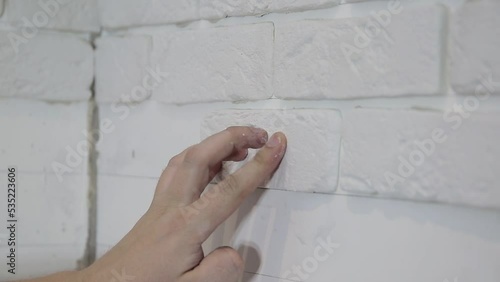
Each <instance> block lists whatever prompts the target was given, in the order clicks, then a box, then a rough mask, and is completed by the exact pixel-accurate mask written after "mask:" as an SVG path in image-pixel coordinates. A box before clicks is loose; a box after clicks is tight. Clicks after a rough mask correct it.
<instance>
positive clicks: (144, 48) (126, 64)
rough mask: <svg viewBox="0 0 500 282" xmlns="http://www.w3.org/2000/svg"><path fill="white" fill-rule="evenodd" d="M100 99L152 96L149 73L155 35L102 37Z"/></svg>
mask: <svg viewBox="0 0 500 282" xmlns="http://www.w3.org/2000/svg"><path fill="white" fill-rule="evenodd" d="M96 45H97V48H96V54H95V57H96V59H95V60H96V71H95V72H96V78H95V80H96V99H97V101H98V102H130V101H134V102H138V101H142V100H145V99H147V98H149V97H150V96H151V94H152V93H151V89H150V85H152V84H156V82H155V81H154V80H152V79H151V78H150V76H149V75H148V72H147V69H148V68H150V66H149V53H150V50H151V38H150V37H148V36H127V37H113V36H110V37H101V38H99V39H98V40H97V42H96Z"/></svg>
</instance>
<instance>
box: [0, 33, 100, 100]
mask: <svg viewBox="0 0 500 282" xmlns="http://www.w3.org/2000/svg"><path fill="white" fill-rule="evenodd" d="M22 34H23V33H22V31H21V30H13V31H8V30H0V46H2V48H1V49H0V85H2V89H1V90H0V97H17V98H34V99H42V100H50V101H82V100H86V99H88V98H89V97H90V86H91V84H92V80H93V75H94V73H93V50H92V47H91V46H90V44H89V43H88V42H85V41H83V40H82V39H80V38H79V37H76V36H72V35H67V34H58V33H49V32H40V33H37V34H36V35H35V36H34V37H33V38H31V39H25V38H23V39H22V41H15V42H18V44H11V41H12V38H14V36H16V37H22ZM16 51H17V52H16Z"/></svg>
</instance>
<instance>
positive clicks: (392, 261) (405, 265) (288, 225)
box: [204, 189, 500, 282]
mask: <svg viewBox="0 0 500 282" xmlns="http://www.w3.org/2000/svg"><path fill="white" fill-rule="evenodd" d="M499 232H500V222H499V221H498V212H497V211H492V210H480V209H470V208H465V207H456V206H449V205H435V204H430V203H417V202H409V201H394V200H388V199H373V198H366V197H352V196H343V195H321V194H304V193H290V192H287V191H277V190H262V189H259V190H257V192H255V193H254V194H252V195H251V196H250V197H249V198H248V199H247V200H246V201H244V202H243V204H242V205H241V208H240V209H239V210H238V211H236V212H235V214H233V215H232V216H231V217H230V218H229V219H228V220H227V221H226V222H225V223H224V224H223V225H222V226H221V227H219V229H217V230H216V232H215V233H214V234H213V235H212V236H211V237H210V238H209V239H208V240H207V242H206V244H205V246H204V251H205V253H209V252H210V251H211V250H213V249H215V248H216V247H219V246H224V245H225V246H231V247H233V248H235V249H236V250H238V251H239V253H240V254H241V255H242V257H243V259H244V261H246V266H245V270H246V271H247V272H251V273H257V274H260V275H264V276H269V277H279V278H281V279H283V280H285V281H312V282H323V281H353V282H362V281H401V280H404V281H409V282H419V281H443V280H444V277H448V278H449V280H450V281H453V280H454V277H463V279H468V278H469V277H470V278H472V277H478V279H481V281H488V282H494V281H497V280H498V277H500V272H499V270H498V267H497V263H496V258H498V256H499V255H500V244H499V242H498V240H496V237H495V234H499ZM320 240H323V242H328V241H330V242H332V243H336V244H338V247H337V248H333V247H332V252H331V253H327V252H326V251H325V248H323V247H322V245H321V243H320ZM381 253H383V254H384V259H383V260H381V259H380V254H381ZM478 253H480V254H481V258H480V259H478V257H477V254H478ZM359 254H363V255H362V256H360V255H359ZM304 265H305V267H304ZM315 266H316V267H315ZM360 266H363V271H359V268H360ZM476 267H477V268H476ZM421 269H428V270H429V271H419V270H421ZM477 269H481V271H478V270H477ZM299 271H301V272H302V273H303V275H304V276H306V279H298V278H300V277H297V276H298V275H296V274H294V273H298V272H299ZM325 277H328V280H325ZM459 279H462V278H459Z"/></svg>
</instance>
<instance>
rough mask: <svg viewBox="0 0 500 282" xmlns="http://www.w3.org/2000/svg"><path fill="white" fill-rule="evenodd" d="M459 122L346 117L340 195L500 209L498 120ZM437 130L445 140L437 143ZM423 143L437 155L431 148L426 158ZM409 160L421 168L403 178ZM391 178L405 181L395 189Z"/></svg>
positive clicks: (400, 113)
mask: <svg viewBox="0 0 500 282" xmlns="http://www.w3.org/2000/svg"><path fill="white" fill-rule="evenodd" d="M459 117H460V115H459V114H458V113H451V114H447V115H446V119H444V117H443V114H442V113H439V112H423V111H409V110H394V111H390V110H375V109H373V110H370V109H363V110H353V111H347V112H343V130H342V140H343V141H342V158H341V173H340V184H339V188H340V191H341V192H347V193H354V194H371V195H378V196H382V197H396V198H404V199H411V200H425V201H438V202H445V203H454V204H465V205H473V206H480V207H489V208H500V189H499V187H500V180H499V179H498V174H499V173H500V170H499V169H500V167H499V166H498V159H499V158H500V147H498V146H497V145H498V140H500V115H499V114H480V113H472V116H471V117H470V118H469V119H464V118H459ZM460 119H461V120H462V121H463V124H462V125H461V126H458V120H460ZM455 128H456V129H455ZM436 130H438V131H439V130H442V134H441V135H442V136H445V138H442V137H439V136H440V135H437V137H433V136H435V135H434V134H439V132H438V131H436ZM435 131H436V132H437V133H434V132H435ZM425 140H427V141H426V142H427V143H429V142H432V143H433V144H434V145H435V149H434V150H432V146H431V145H427V146H428V148H430V149H429V153H426V154H424V151H423V150H422V149H420V148H421V146H419V145H417V142H418V143H422V142H424V141H425ZM431 140H434V141H431ZM443 140H444V142H442V141H443ZM439 142H441V143H439ZM422 155H423V156H424V160H423V161H419V158H418V157H419V156H420V157H421V156H422ZM410 156H413V158H414V160H415V161H413V162H412V163H414V164H415V163H417V164H419V165H411V167H414V170H412V169H411V168H409V169H405V170H404V171H403V173H401V172H399V170H400V167H402V166H403V165H402V164H403V163H405V162H406V161H408V162H410ZM401 159H404V161H403V160H401ZM388 173H392V174H393V175H391V176H398V177H401V178H400V179H399V181H394V182H395V184H393V185H391V180H390V179H391V178H390V176H388V175H389V174H388ZM388 179H389V180H388Z"/></svg>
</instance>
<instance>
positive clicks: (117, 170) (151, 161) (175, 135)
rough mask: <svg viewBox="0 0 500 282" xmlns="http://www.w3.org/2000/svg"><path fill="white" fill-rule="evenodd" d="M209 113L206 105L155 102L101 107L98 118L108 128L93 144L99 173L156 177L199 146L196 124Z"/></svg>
mask: <svg viewBox="0 0 500 282" xmlns="http://www.w3.org/2000/svg"><path fill="white" fill-rule="evenodd" d="M210 110H211V107H210V106H209V105H203V106H199V107H196V106H191V107H189V106H185V107H177V106H169V105H164V104H161V103H157V102H155V101H146V102H143V103H140V104H137V105H107V104H104V105H101V106H100V107H99V118H100V120H101V123H102V122H104V123H106V124H109V125H106V126H105V127H104V126H101V134H100V135H101V137H100V141H99V142H98V143H97V150H98V152H99V157H98V160H97V167H98V169H99V173H100V174H110V175H122V176H136V177H149V178H156V177H159V176H160V174H161V173H162V171H163V169H164V168H165V167H166V166H167V164H168V161H169V160H170V159H171V158H172V157H173V156H175V155H177V154H179V153H180V152H182V151H183V150H185V149H186V148H187V147H189V146H190V145H193V144H196V143H198V142H199V139H200V130H199V126H200V122H201V121H202V120H203V116H204V115H206V114H208V112H209V111H210ZM151 121H155V122H154V123H152V122H151ZM173 121H175V122H173ZM158 124H161V129H160V130H158V127H157V125H158ZM104 128H106V129H104ZM117 144H119V145H117Z"/></svg>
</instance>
